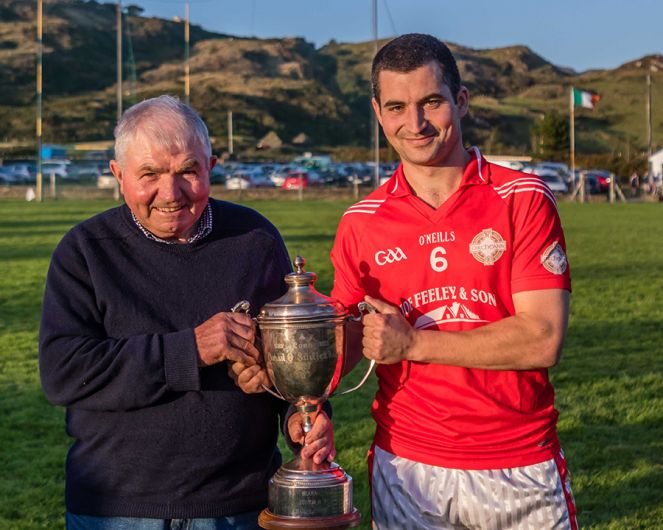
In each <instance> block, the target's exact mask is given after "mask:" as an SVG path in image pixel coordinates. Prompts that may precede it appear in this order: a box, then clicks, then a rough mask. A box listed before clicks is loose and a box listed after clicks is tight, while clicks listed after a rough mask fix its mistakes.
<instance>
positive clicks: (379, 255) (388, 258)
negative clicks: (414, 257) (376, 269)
mask: <svg viewBox="0 0 663 530" xmlns="http://www.w3.org/2000/svg"><path fill="white" fill-rule="evenodd" d="M403 259H407V256H406V255H405V252H403V251H402V250H401V248H400V247H396V248H395V249H391V248H388V249H387V250H378V251H377V252H376V253H375V263H377V264H378V265H380V266H382V265H386V264H387V263H394V262H396V261H401V260H403Z"/></svg>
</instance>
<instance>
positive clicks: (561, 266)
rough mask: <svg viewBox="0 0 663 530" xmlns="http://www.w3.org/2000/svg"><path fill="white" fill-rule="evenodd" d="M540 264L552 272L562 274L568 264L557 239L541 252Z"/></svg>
mask: <svg viewBox="0 0 663 530" xmlns="http://www.w3.org/2000/svg"><path fill="white" fill-rule="evenodd" d="M541 265H543V266H544V267H545V269H546V270H547V271H549V272H552V273H553V274H564V272H566V267H567V265H568V263H567V261H566V254H564V250H563V249H562V245H560V244H559V243H558V242H557V241H555V242H554V243H553V244H552V245H550V246H549V247H548V248H547V249H545V250H544V251H543V254H541Z"/></svg>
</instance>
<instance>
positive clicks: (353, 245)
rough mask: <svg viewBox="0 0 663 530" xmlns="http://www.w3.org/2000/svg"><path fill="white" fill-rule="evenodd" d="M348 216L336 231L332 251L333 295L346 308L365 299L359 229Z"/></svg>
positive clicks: (342, 220) (343, 218)
mask: <svg viewBox="0 0 663 530" xmlns="http://www.w3.org/2000/svg"><path fill="white" fill-rule="evenodd" d="M349 217H351V216H346V217H342V218H341V222H340V224H339V226H338V230H337V231H336V239H335V241H334V246H333V248H332V251H331V261H332V264H333V265H334V287H333V289H332V292H331V295H332V297H333V298H335V299H336V300H338V301H339V302H341V303H342V304H343V305H344V306H346V307H352V306H354V305H356V304H357V303H358V302H360V301H361V300H363V299H364V294H365V291H364V288H363V285H362V282H361V271H360V269H359V266H358V265H357V264H358V263H359V236H358V234H357V228H356V227H355V226H353V225H352V223H351V222H350V220H349Z"/></svg>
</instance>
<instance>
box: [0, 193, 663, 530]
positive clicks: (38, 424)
mask: <svg viewBox="0 0 663 530" xmlns="http://www.w3.org/2000/svg"><path fill="white" fill-rule="evenodd" d="M348 204H349V201H346V202H324V201H310V202H302V203H299V202H290V201H288V202H276V201H273V202H272V201H260V202H253V203H250V205H251V206H253V207H255V208H256V209H258V210H259V211H261V212H262V213H264V214H265V215H266V216H267V217H269V218H270V219H271V220H272V221H273V222H274V224H275V225H276V226H277V227H278V228H279V229H280V230H281V232H282V233H283V236H284V238H285V241H286V244H287V245H288V249H289V251H290V253H291V255H293V256H294V255H295V254H296V253H300V254H302V255H303V256H304V257H305V258H306V259H307V260H308V264H309V265H308V268H309V269H310V270H313V271H315V272H317V273H318V277H319V281H318V283H317V287H318V289H319V290H320V291H322V292H325V293H328V292H329V290H330V289H331V283H332V268H331V264H330V263H329V257H328V254H329V250H330V248H331V245H332V243H333V238H334V233H335V227H336V224H337V222H338V219H339V218H340V215H341V213H342V212H343V210H344V208H345V207H346V206H347V205H348ZM112 205H113V203H111V202H103V201H89V202H79V201H68V202H65V201H60V202H46V203H44V204H33V203H25V202H22V201H1V202H0V264H1V265H2V281H1V282H0V470H1V472H0V528H2V529H5V528H7V529H11V530H15V529H16V530H22V529H26V530H27V529H37V528H39V529H43V528H46V529H56V530H57V529H62V528H63V526H64V523H63V512H64V506H63V500H62V498H63V485H64V472H63V468H64V458H65V454H66V450H67V447H68V445H69V443H70V440H69V439H68V438H67V436H66V435H65V433H64V412H63V410H62V409H60V408H56V407H53V406H51V405H50V404H48V403H47V402H46V401H45V399H44V397H43V395H42V393H41V389H40V386H39V376H38V372H37V333H38V325H39V312H40V303H41V296H42V292H43V282H44V277H45V274H46V270H47V267H48V262H49V258H50V254H51V252H52V250H53V248H54V247H55V245H56V244H57V242H58V241H59V239H60V238H61V236H62V235H63V233H64V232H65V231H66V230H67V229H68V228H69V227H71V226H72V225H73V224H74V223H76V222H78V221H79V220H82V219H84V218H86V217H89V216H90V215H92V214H93V213H96V212H98V211H101V210H103V209H105V208H107V207H109V206H112ZM560 212H561V215H562V219H563V223H564V227H565V230H566V235H567V243H568V247H569V260H570V263H571V272H572V275H573V301H572V308H571V321H570V327H569V332H568V336H567V341H566V348H565V351H564V355H563V357H562V361H561V363H560V364H559V366H557V367H556V368H555V369H553V371H552V378H553V381H554V383H555V387H556V393H557V405H558V408H559V410H560V414H561V415H560V421H559V432H560V437H561V440H562V444H563V446H564V449H565V452H566V455H567V457H568V460H569V465H570V467H571V472H572V475H573V488H574V494H575V497H576V502H577V505H578V512H579V513H578V519H579V523H580V525H581V527H582V528H589V529H610V530H616V529H624V530H631V529H654V528H662V527H663V523H662V521H663V304H662V303H661V301H663V267H662V264H663V259H662V258H663V236H662V235H661V229H660V227H661V221H662V220H663V205H660V204H654V203H648V204H617V205H609V204H604V203H591V204H585V205H579V204H572V203H563V204H561V205H560ZM359 375H360V374H357V373H354V374H352V375H351V379H352V380H354V381H356V380H357V379H358V378H359ZM350 383H351V381H348V382H344V384H347V385H349V384H350ZM374 391H375V380H374V378H372V379H371V380H370V381H369V383H367V385H366V386H365V388H363V389H361V390H360V391H358V392H355V393H353V394H350V395H347V396H342V397H341V396H339V397H336V398H333V399H332V401H333V404H334V423H335V431H336V441H337V448H338V450H339V451H338V456H337V459H336V460H337V462H338V463H339V464H340V465H341V466H343V468H344V469H345V470H346V471H347V472H348V473H350V474H351V475H352V476H353V478H354V495H355V504H356V505H357V507H358V508H359V509H360V511H362V513H364V514H366V515H367V514H368V513H369V511H368V509H369V504H368V486H367V476H366V463H365V456H366V451H367V449H368V447H369V444H370V441H371V437H372V432H373V423H372V420H371V418H370V415H369V408H370V403H371V397H372V394H373V392H374ZM362 528H366V529H368V528H369V524H368V522H365V523H364V524H363V525H362Z"/></svg>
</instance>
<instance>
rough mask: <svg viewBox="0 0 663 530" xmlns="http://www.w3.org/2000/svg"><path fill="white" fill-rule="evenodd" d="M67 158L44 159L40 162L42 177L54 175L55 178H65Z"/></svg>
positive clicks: (67, 173) (66, 175) (67, 170)
mask: <svg viewBox="0 0 663 530" xmlns="http://www.w3.org/2000/svg"><path fill="white" fill-rule="evenodd" d="M69 164H70V162H69V160H45V161H44V162H42V164H41V174H42V175H43V177H44V178H49V177H50V176H51V175H55V176H56V178H60V179H66V178H68V177H69Z"/></svg>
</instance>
